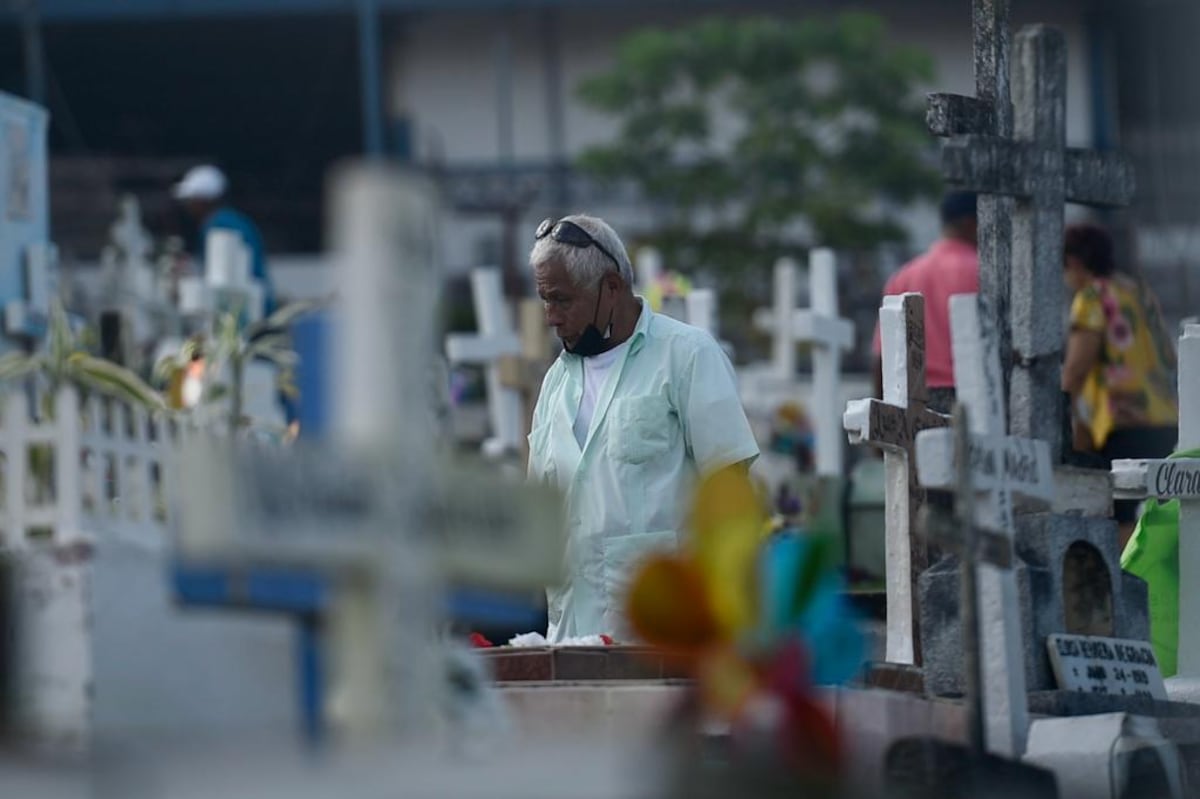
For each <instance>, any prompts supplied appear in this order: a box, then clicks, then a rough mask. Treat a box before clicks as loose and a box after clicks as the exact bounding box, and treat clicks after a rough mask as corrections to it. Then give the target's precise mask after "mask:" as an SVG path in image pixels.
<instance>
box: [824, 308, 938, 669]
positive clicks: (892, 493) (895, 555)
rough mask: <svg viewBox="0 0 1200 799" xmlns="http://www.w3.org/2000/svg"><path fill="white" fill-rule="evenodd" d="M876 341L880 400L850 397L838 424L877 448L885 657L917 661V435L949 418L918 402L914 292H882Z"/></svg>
mask: <svg viewBox="0 0 1200 799" xmlns="http://www.w3.org/2000/svg"><path fill="white" fill-rule="evenodd" d="M879 329H880V335H881V337H882V344H883V352H882V355H883V401H882V402H881V401H879V400H876V399H861V400H854V401H852V402H850V403H848V404H847V405H846V412H845V414H844V415H843V417H842V423H843V425H844V427H845V429H846V432H847V433H848V434H849V437H850V443H852V444H858V443H867V444H872V445H874V446H876V447H879V448H881V449H883V451H884V475H885V481H886V482H885V487H886V492H887V499H886V515H885V517H884V525H885V536H886V539H885V549H886V553H887V565H888V572H887V619H888V621H887V625H888V626H887V655H886V657H887V660H888V661H889V662H892V663H918V664H919V663H920V656H921V644H920V630H919V624H918V615H917V605H916V587H917V579H918V578H919V577H920V574H921V572H923V571H924V570H925V568H926V567H927V566H928V565H929V554H928V548H927V545H926V543H925V540H924V538H923V537H922V536H921V535H919V534H918V532H917V530H918V518H919V515H920V513H921V508H922V507H923V506H924V504H925V490H924V489H923V488H921V486H920V484H919V483H918V482H917V470H916V461H915V453H916V450H915V441H916V436H917V433H918V432H920V431H921V430H926V429H928V428H931V427H945V426H946V425H948V424H949V423H950V417H948V416H945V415H943V414H940V413H937V412H935V411H931V410H929V409H928V408H927V407H925V401H926V396H927V394H926V388H925V298H924V297H922V296H921V295H920V294H902V295H899V296H892V297H884V298H883V307H882V308H880V309H879Z"/></svg>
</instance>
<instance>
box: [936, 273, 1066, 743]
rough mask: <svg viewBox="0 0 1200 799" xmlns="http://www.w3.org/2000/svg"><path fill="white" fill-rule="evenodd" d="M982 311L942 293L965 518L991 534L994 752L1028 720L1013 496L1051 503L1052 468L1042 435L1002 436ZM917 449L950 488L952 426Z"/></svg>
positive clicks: (987, 650) (985, 572) (983, 589)
mask: <svg viewBox="0 0 1200 799" xmlns="http://www.w3.org/2000/svg"><path fill="white" fill-rule="evenodd" d="M990 318H991V316H990V315H989V314H981V313H980V311H979V307H978V302H977V298H976V296H975V295H973V294H960V295H957V296H954V297H951V298H950V319H951V331H952V334H951V335H952V345H953V353H954V380H955V390H956V393H957V397H958V402H959V403H960V404H961V405H962V406H963V407H965V408H966V409H967V413H968V414H969V420H970V430H971V436H970V438H969V440H968V447H967V453H966V454H967V457H968V459H969V461H970V462H969V464H968V468H969V469H970V474H971V485H972V488H973V493H974V494H975V496H974V498H973V505H974V508H975V513H974V515H973V523H974V524H975V525H977V526H979V527H980V528H982V529H984V530H987V531H990V532H991V533H993V534H998V535H999V541H998V542H996V543H994V544H993V545H992V546H991V547H990V548H989V550H990V552H991V553H993V554H992V555H991V556H990V557H988V558H986V559H984V560H983V561H982V562H980V563H979V564H978V566H977V568H978V580H977V583H978V585H977V588H978V597H979V608H980V620H979V622H980V634H981V644H982V657H981V667H982V676H983V685H984V686H985V688H984V706H985V709H986V719H985V729H986V737H987V745H988V749H989V751H991V752H992V753H993V754H997V755H1001V756H1005V757H1010V758H1011V757H1019V756H1020V755H1021V754H1022V753H1023V751H1024V748H1025V735H1026V733H1027V731H1028V727H1029V718H1028V717H1029V713H1028V708H1027V706H1026V698H1025V648H1024V641H1023V639H1022V636H1021V629H1022V625H1021V608H1020V604H1019V601H1018V594H1017V582H1016V577H1015V575H1014V573H1013V571H1012V569H1011V565H1012V562H1013V560H1014V559H1015V558H1014V556H1013V555H1012V554H1011V553H1012V548H1013V538H1014V536H1015V533H1016V523H1015V520H1014V516H1013V496H1014V495H1016V494H1021V495H1024V496H1026V497H1030V498H1033V499H1036V500H1039V501H1041V502H1042V503H1043V504H1044V505H1046V506H1049V505H1050V503H1051V502H1052V500H1053V498H1054V474H1053V466H1052V464H1051V460H1050V447H1049V445H1048V444H1047V443H1046V442H1044V441H1033V440H1027V439H1020V438H1017V437H1014V436H1006V435H1005V432H1004V431H1005V420H1004V384H1003V381H1002V379H1001V367H1000V352H999V347H998V345H997V335H996V331H995V329H994V328H993V327H992V325H991V324H990V321H989V320H990ZM916 450H917V468H918V471H919V473H920V481H921V484H922V485H924V486H926V487H928V488H940V489H947V488H953V487H954V485H955V479H954V478H955V468H956V467H955V462H956V460H957V458H956V456H957V454H958V453H956V451H955V441H954V434H953V431H949V430H925V431H923V432H921V433H919V434H918V435H917V442H916ZM947 464H950V466H949V468H947ZM960 465H961V464H960ZM992 540H993V541H994V542H995V541H996V539H995V538H993V539H992ZM965 645H967V646H969V645H970V644H969V643H967V644H965Z"/></svg>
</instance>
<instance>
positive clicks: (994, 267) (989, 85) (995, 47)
mask: <svg viewBox="0 0 1200 799" xmlns="http://www.w3.org/2000/svg"><path fill="white" fill-rule="evenodd" d="M1009 2H1010V0H975V2H974V5H973V7H974V14H973V24H972V33H973V38H974V53H975V96H974V97H964V96H962V95H957V94H931V95H929V98H928V99H929V105H928V111H927V114H926V121H927V123H928V126H929V130H930V132H931V133H933V134H934V135H935V136H963V135H975V136H989V137H993V138H996V139H1002V140H1007V139H1011V138H1012V135H1013V109H1012V98H1011V94H1010V91H1009V52H1010V50H1011V43H1012V35H1011V33H1010V30H1009ZM1014 205H1015V203H1014V199H1013V198H1012V197H1006V196H1003V195H998V194H983V195H981V196H980V197H979V203H978V219H979V228H978V229H979V238H978V241H979V266H980V270H979V291H980V294H981V296H983V297H984V299H985V300H986V303H985V307H987V308H988V309H989V310H990V311H991V312H993V313H995V315H996V320H995V322H996V333H997V343H998V344H999V347H1000V364H1001V368H1002V372H1003V377H1004V390H1005V394H1004V395H1005V396H1006V397H1007V396H1008V380H1009V374H1010V372H1011V370H1012V352H1011V345H1012V331H1011V325H1010V322H1009V294H1010V291H1011V285H1010V282H1011V279H1012V218H1013V210H1014Z"/></svg>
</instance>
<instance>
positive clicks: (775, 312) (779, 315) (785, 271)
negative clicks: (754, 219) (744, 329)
mask: <svg viewBox="0 0 1200 799" xmlns="http://www.w3.org/2000/svg"><path fill="white" fill-rule="evenodd" d="M772 291H773V293H772V295H771V297H772V300H773V308H772V309H771V310H767V309H765V308H764V309H760V310H758V311H756V312H755V314H754V326H755V327H756V328H758V329H759V330H761V331H763V332H764V333H770V334H771V369H772V371H773V372H774V373H775V377H776V379H778V380H780V381H781V382H782V383H783V384H785V385H786V384H788V383H791V382H792V381H794V380H795V379H796V339H795V338H794V332H793V331H794V329H793V326H792V314H793V313H795V304H796V262H795V261H794V260H792V259H791V258H787V257H784V258H780V259H779V260H778V261H776V262H775V275H774V283H773V290H772Z"/></svg>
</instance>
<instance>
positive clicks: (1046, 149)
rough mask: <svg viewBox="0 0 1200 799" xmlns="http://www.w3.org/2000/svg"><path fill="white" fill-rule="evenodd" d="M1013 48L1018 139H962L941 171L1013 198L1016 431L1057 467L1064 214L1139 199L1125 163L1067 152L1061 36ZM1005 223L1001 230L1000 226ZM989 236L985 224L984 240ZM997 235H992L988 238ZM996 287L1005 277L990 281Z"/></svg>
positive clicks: (1026, 40) (1040, 33)
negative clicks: (1067, 207)
mask: <svg viewBox="0 0 1200 799" xmlns="http://www.w3.org/2000/svg"><path fill="white" fill-rule="evenodd" d="M977 21H978V20H977ZM978 41H979V40H978V39H977V44H978ZM1015 49H1016V59H1015V62H1014V64H1013V94H1014V102H1013V107H1014V122H1013V138H1011V139H1009V138H1007V137H1004V136H1003V135H999V134H993V135H977V134H972V135H966V136H961V137H956V138H954V139H952V140H950V141H949V142H947V143H946V144H945V145H944V147H943V150H942V171H943V173H944V174H945V176H946V179H947V180H948V181H949V182H950V183H952V184H955V185H959V186H962V187H964V188H967V189H971V190H974V191H978V192H980V193H982V194H987V195H1003V196H1010V197H1015V198H1016V205H1015V211H1014V215H1013V219H1012V234H1011V240H1012V252H1011V263H1012V274H1011V276H1010V278H1009V279H1008V282H1009V285H1010V287H1011V289H1010V290H1011V295H1010V315H1009V320H1008V322H1009V324H1010V325H1011V331H1012V353H1013V363H1012V374H1011V386H1010V388H1009V394H1008V397H1009V406H1010V417H1011V425H1012V431H1013V432H1014V433H1016V434H1019V435H1022V436H1026V437H1028V438H1033V439H1040V440H1042V441H1046V442H1047V443H1049V445H1050V451H1051V455H1052V457H1053V458H1054V460H1055V462H1056V463H1057V462H1058V461H1059V460H1060V459H1061V456H1062V451H1063V440H1062V439H1063V436H1062V431H1063V418H1062V409H1063V402H1062V391H1061V389H1060V387H1059V372H1060V368H1061V362H1062V353H1063V344H1064V338H1065V333H1064V330H1063V325H1062V319H1061V318H1060V315H1059V314H1058V313H1057V312H1051V313H1047V312H1046V311H1045V309H1047V308H1050V309H1053V308H1058V307H1060V306H1061V305H1062V304H1063V291H1064V287H1063V282H1062V248H1063V241H1062V238H1063V206H1064V203H1066V202H1077V203H1082V204H1085V205H1095V206H1120V205H1125V204H1127V203H1128V202H1129V200H1130V198H1131V196H1132V194H1133V169H1132V166H1131V165H1130V164H1129V162H1128V161H1127V160H1125V159H1124V158H1123V157H1121V156H1119V155H1116V154H1112V153H1101V152H1097V151H1093V150H1084V149H1077V148H1068V147H1067V146H1066V81H1067V67H1066V42H1065V39H1064V37H1063V34H1062V32H1061V31H1058V30H1056V29H1054V28H1049V27H1046V26H1044V25H1032V26H1028V27H1026V28H1024V29H1022V30H1021V32H1020V33H1018V34H1017V40H1016V48H1015ZM1000 224H1001V227H1003V220H1002V219H1001V220H1000ZM984 227H985V225H984V220H981V221H980V228H981V235H984V234H983V232H982V231H983V228H984ZM993 233H994V231H991V230H988V231H987V234H986V235H987V236H990V235H993ZM1000 238H1004V237H1003V235H1001V236H1000ZM985 255H990V253H988V252H986V251H981V258H982V257H983V256H985ZM997 268H999V269H1001V270H1003V265H1002V264H1000V265H999V267H997V264H996V263H993V262H991V261H990V260H989V261H982V260H981V276H983V275H989V274H990V273H991V272H992V270H995V269H997ZM990 279H991V280H997V279H1003V278H1002V277H1000V278H997V276H995V275H991V277H990ZM1001 315H1002V312H999V313H997V316H998V317H999V316H1001ZM1001 324H1003V320H1001Z"/></svg>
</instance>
